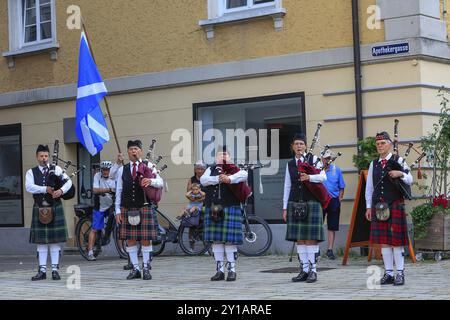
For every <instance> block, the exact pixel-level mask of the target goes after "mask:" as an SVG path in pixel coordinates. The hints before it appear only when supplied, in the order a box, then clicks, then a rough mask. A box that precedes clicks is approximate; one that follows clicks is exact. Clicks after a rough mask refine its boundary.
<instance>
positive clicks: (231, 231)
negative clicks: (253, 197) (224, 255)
mask: <svg viewBox="0 0 450 320" xmlns="http://www.w3.org/2000/svg"><path fill="white" fill-rule="evenodd" d="M210 212H211V208H207V207H205V215H204V219H205V220H204V222H203V223H204V239H205V241H208V242H225V243H229V244H235V245H240V244H242V243H243V236H242V211H241V207H240V206H231V207H225V208H224V212H225V215H224V218H223V220H222V221H219V222H214V221H212V220H211V217H210Z"/></svg>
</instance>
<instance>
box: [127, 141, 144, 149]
mask: <svg viewBox="0 0 450 320" xmlns="http://www.w3.org/2000/svg"><path fill="white" fill-rule="evenodd" d="M130 147H138V148H139V149H142V141H141V140H134V141H132V140H129V141H128V143H127V149H128V148H130Z"/></svg>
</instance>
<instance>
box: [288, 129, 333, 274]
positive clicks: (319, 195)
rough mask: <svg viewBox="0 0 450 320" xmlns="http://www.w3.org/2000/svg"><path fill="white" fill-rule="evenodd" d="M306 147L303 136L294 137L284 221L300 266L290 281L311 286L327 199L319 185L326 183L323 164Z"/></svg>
mask: <svg viewBox="0 0 450 320" xmlns="http://www.w3.org/2000/svg"><path fill="white" fill-rule="evenodd" d="M317 134H318V132H316V135H315V139H317V138H316V136H317ZM314 141H315V140H314ZM313 144H314V142H313ZM306 147H307V145H306V137H305V135H304V134H296V135H295V136H294V137H293V139H292V143H291V148H292V151H293V152H294V154H295V156H294V159H292V160H290V161H289V162H288V163H287V166H286V175H285V180H284V196H283V220H284V221H285V222H287V230H286V240H288V241H295V242H297V253H298V258H299V262H300V273H299V274H298V275H297V276H296V277H294V278H292V281H293V282H302V281H306V282H308V283H312V282H316V281H317V267H316V264H317V255H318V252H319V245H318V243H319V242H321V241H324V240H325V235H324V230H323V214H322V207H326V206H327V205H328V202H329V201H330V196H329V195H328V192H327V191H326V189H325V187H324V186H323V185H322V182H324V181H326V180H327V176H326V173H325V172H324V171H323V170H322V164H321V162H320V160H319V159H317V157H316V156H315V155H313V154H312V153H310V152H308V153H306ZM311 149H312V148H311ZM310 151H311V150H310ZM307 172H308V173H307Z"/></svg>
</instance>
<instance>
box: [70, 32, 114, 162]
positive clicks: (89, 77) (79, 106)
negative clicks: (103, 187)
mask: <svg viewBox="0 0 450 320" xmlns="http://www.w3.org/2000/svg"><path fill="white" fill-rule="evenodd" d="M107 92H108V91H107V90H106V87H105V84H104V82H103V80H102V77H101V76H100V73H99V72H98V70H97V66H96V65H95V62H94V59H93V57H92V54H91V51H90V50H89V45H88V42H87V40H86V35H85V34H84V32H81V41H80V55H79V60H78V90H77V102H76V132H77V137H78V140H80V142H81V143H82V144H83V146H84V147H85V148H86V149H87V150H88V151H89V153H90V154H91V155H95V154H97V153H98V152H100V151H101V150H102V149H103V144H105V143H106V142H108V141H109V133H108V128H107V126H106V121H105V118H104V117H103V113H102V109H101V107H100V104H99V103H100V100H102V99H103V97H104V96H105V95H106V94H107Z"/></svg>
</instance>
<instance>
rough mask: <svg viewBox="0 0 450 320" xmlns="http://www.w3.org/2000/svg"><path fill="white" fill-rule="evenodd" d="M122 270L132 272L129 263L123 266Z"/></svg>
mask: <svg viewBox="0 0 450 320" xmlns="http://www.w3.org/2000/svg"><path fill="white" fill-rule="evenodd" d="M123 270H133V265H132V264H131V263H128V264H126V265H124V266H123Z"/></svg>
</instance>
